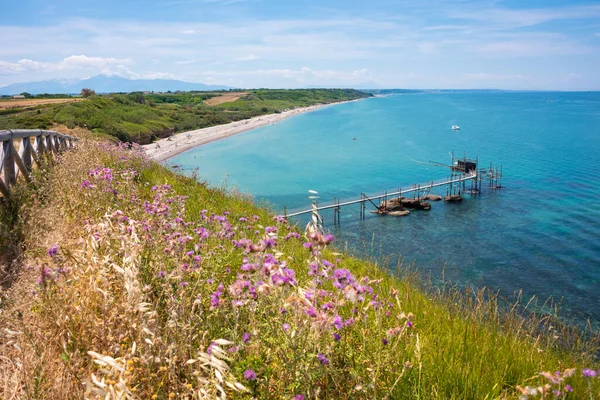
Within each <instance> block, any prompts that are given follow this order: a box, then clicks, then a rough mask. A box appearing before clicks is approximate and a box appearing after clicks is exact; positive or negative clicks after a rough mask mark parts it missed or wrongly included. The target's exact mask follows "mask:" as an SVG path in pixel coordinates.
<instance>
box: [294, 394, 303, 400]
mask: <svg viewBox="0 0 600 400" xmlns="http://www.w3.org/2000/svg"><path fill="white" fill-rule="evenodd" d="M294 400H304V396H303V395H301V394H298V395H296V397H294Z"/></svg>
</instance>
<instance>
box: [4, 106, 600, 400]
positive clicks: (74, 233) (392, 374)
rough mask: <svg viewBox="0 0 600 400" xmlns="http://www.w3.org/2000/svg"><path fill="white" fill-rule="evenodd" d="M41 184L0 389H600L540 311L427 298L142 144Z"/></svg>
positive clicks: (229, 393)
mask: <svg viewBox="0 0 600 400" xmlns="http://www.w3.org/2000/svg"><path fill="white" fill-rule="evenodd" d="M90 104H91V105H93V104H94V103H93V102H89V103H88V105H87V106H86V107H89V105H90ZM33 188H34V189H35V190H32V193H31V194H30V195H29V198H28V199H26V200H25V201H24V203H23V204H24V205H23V206H22V209H21V211H20V212H21V213H22V215H26V216H27V218H24V219H23V220H22V222H20V223H21V224H22V226H21V228H20V229H21V232H22V235H23V240H22V246H23V247H24V249H25V250H26V252H25V254H26V256H27V261H26V263H25V266H24V267H23V272H22V276H21V281H20V283H19V285H20V286H19V289H20V291H19V293H20V294H21V296H20V297H19V296H17V293H14V295H13V297H12V298H13V299H15V300H14V301H13V302H12V303H10V304H9V303H7V304H8V305H7V306H6V307H5V308H4V309H3V310H2V313H0V324H2V326H3V330H2V332H1V333H0V335H1V336H0V337H1V338H2V339H1V341H0V344H1V345H0V362H1V363H2V364H0V366H1V368H0V370H1V371H2V374H1V375H0V379H2V381H0V390H4V391H5V392H4V393H1V392H0V396H4V397H6V398H9V397H22V398H83V397H87V398H140V399H171V398H216V397H231V398H241V399H250V398H260V399H263V398H264V399H269V398H273V399H281V398H284V399H312V398H322V399H327V398H329V399H344V398H348V399H349V398H352V399H386V398H389V399H403V398H406V399H414V398H424V399H464V398H472V399H483V398H517V397H519V396H524V397H532V398H534V397H538V398H539V397H540V395H543V396H544V397H545V398H548V397H551V396H556V397H565V396H566V397H568V398H588V397H590V396H592V395H593V394H596V393H598V391H599V390H600V378H598V377H597V370H598V368H600V365H599V364H598V362H597V360H595V359H594V356H593V354H594V352H595V351H596V350H597V348H596V347H595V343H594V342H593V341H590V340H583V339H581V336H576V335H575V334H570V333H569V331H567V330H565V331H561V330H557V329H556V328H552V330H551V331H549V327H550V323H551V322H552V321H550V320H549V319H544V320H536V319H535V318H534V317H532V318H531V319H524V318H522V317H520V316H519V315H520V314H517V313H516V312H507V313H500V312H499V311H498V307H497V304H496V303H495V301H494V299H493V298H492V299H487V298H486V297H487V296H486V293H485V292H480V293H476V294H464V293H463V294H461V293H459V292H456V291H451V292H450V293H446V294H444V295H440V296H437V297H435V298H432V297H431V296H430V295H427V294H425V292H423V291H422V290H420V289H418V285H417V284H415V282H414V281H413V280H411V279H410V277H411V276H412V275H410V274H406V275H405V277H406V278H403V279H401V278H399V277H394V276H391V275H388V274H386V273H385V272H383V269H381V268H379V267H378V266H377V265H376V264H374V263H370V262H367V261H362V260H359V259H356V258H353V257H351V256H349V255H347V254H345V253H343V252H340V251H338V250H336V249H335V248H333V247H332V246H333V245H334V244H335V239H334V238H333V237H332V236H331V235H328V234H327V233H326V232H324V231H323V230H322V228H321V227H320V226H319V225H318V224H317V223H316V220H315V221H313V223H311V224H310V225H309V227H308V229H307V230H306V231H301V230H299V229H297V227H295V226H293V225H290V224H289V223H288V222H287V221H286V220H285V219H283V218H281V217H277V216H273V215H271V214H270V213H269V212H268V211H267V210H264V209H261V208H257V207H256V206H254V205H253V204H252V203H251V202H250V201H249V200H248V199H247V198H244V197H243V196H231V195H227V194H226V193H225V191H224V190H220V189H210V188H207V187H206V186H204V185H203V184H201V183H198V182H197V181H196V180H195V179H193V178H186V177H182V176H178V175H175V174H173V173H172V172H170V171H168V170H167V169H165V168H164V167H162V166H160V165H159V164H157V163H154V162H151V161H149V160H147V159H146V158H145V157H144V156H143V154H141V152H140V151H139V149H138V148H137V147H135V146H134V147H133V148H131V146H129V145H120V146H115V145H108V144H103V143H95V142H90V141H81V142H80V143H78V148H77V149H75V150H73V151H69V152H67V153H65V154H64V155H63V156H62V157H61V158H60V159H59V160H58V162H57V163H56V164H55V165H53V166H52V167H51V168H50V170H49V172H47V173H44V174H41V175H40V177H38V178H36V182H35V185H34V186H33ZM41 209H43V210H44V212H43V213H41V212H40V213H36V212H33V211H34V210H41ZM548 332H550V333H548ZM566 335H568V336H567V337H565V336H566ZM566 340H568V343H569V344H570V348H569V349H568V350H565V349H564V348H563V347H561V344H562V343H565V341H566ZM2 388H4V389H2Z"/></svg>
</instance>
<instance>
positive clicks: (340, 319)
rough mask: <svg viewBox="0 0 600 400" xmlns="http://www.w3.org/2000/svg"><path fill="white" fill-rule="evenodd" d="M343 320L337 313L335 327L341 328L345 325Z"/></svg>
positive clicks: (334, 321) (334, 320)
mask: <svg viewBox="0 0 600 400" xmlns="http://www.w3.org/2000/svg"><path fill="white" fill-rule="evenodd" d="M343 324H344V323H343V321H342V317H340V316H339V315H335V316H334V317H333V326H335V329H337V330H340V329H342V327H343Z"/></svg>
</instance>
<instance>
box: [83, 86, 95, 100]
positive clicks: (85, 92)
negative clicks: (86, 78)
mask: <svg viewBox="0 0 600 400" xmlns="http://www.w3.org/2000/svg"><path fill="white" fill-rule="evenodd" d="M95 94H96V92H94V91H93V90H92V89H88V88H83V89H81V95H82V96H83V97H85V98H86V99H87V98H88V97H90V96H93V95H95Z"/></svg>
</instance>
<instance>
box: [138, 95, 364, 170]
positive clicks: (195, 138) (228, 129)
mask: <svg viewBox="0 0 600 400" xmlns="http://www.w3.org/2000/svg"><path fill="white" fill-rule="evenodd" d="M352 101H357V100H349V101H340V102H337V103H327V104H317V105H313V106H308V107H300V108H294V109H293V110H288V111H283V112H281V113H279V114H265V115H259V116H257V117H253V118H250V119H243V120H240V121H235V122H230V123H228V124H223V125H215V126H210V127H208V128H202V129H195V130H192V131H187V132H181V133H177V134H175V135H173V136H169V137H168V138H164V139H160V140H157V141H156V142H154V143H150V144H145V145H142V148H143V149H144V151H145V152H146V154H147V155H148V157H150V158H151V159H152V160H154V161H158V162H161V161H165V160H168V159H169V158H171V157H174V156H176V155H178V154H181V153H183V152H185V151H188V150H190V149H192V148H194V147H197V146H201V145H203V144H206V143H210V142H214V141H216V140H220V139H225V138H228V137H230V136H233V135H237V134H239V133H242V132H247V131H250V130H252V129H256V128H260V127H262V126H266V125H269V124H274V123H275V122H279V121H281V120H284V119H286V118H289V117H293V116H294V115H298V114H303V113H307V112H311V111H314V110H317V109H319V108H322V107H326V106H331V105H336V104H342V103H349V102H352Z"/></svg>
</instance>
